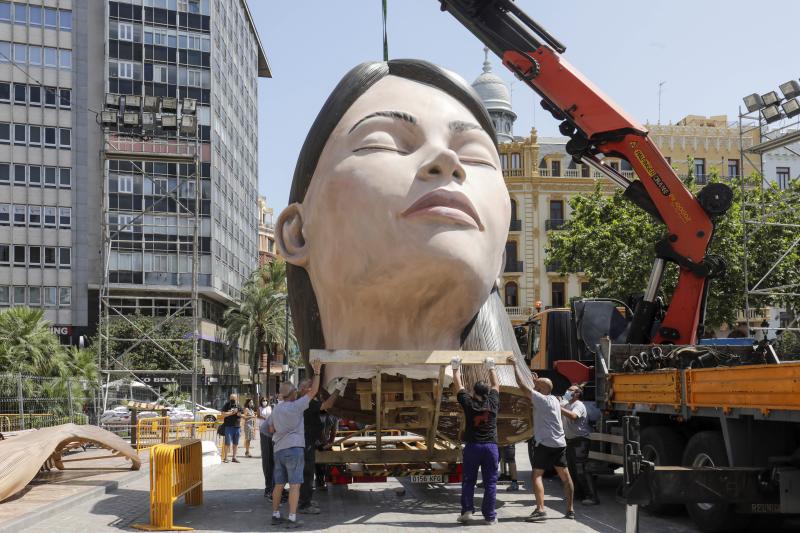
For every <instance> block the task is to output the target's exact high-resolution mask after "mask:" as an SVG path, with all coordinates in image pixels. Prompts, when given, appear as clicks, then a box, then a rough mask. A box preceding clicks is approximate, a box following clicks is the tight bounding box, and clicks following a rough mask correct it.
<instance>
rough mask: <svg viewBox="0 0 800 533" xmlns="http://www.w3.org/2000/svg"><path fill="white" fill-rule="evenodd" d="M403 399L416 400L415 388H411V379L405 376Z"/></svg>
mask: <svg viewBox="0 0 800 533" xmlns="http://www.w3.org/2000/svg"><path fill="white" fill-rule="evenodd" d="M403 400H405V401H407V402H413V401H414V390H413V389H412V388H411V380H410V379H408V378H407V377H405V376H403Z"/></svg>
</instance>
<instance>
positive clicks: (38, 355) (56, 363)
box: [0, 307, 65, 377]
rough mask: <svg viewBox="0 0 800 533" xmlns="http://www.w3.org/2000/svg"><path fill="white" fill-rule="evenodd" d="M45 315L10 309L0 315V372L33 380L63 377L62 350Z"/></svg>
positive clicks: (33, 310)
mask: <svg viewBox="0 0 800 533" xmlns="http://www.w3.org/2000/svg"><path fill="white" fill-rule="evenodd" d="M43 316H44V311H42V310H41V309H31V308H30V307H12V308H10V309H6V310H5V311H2V312H0V368H2V369H3V370H4V371H6V372H14V373H19V374H27V375H33V376H52V377H56V376H59V375H62V373H64V371H65V367H64V365H65V358H64V350H63V348H62V346H61V345H60V344H59V343H58V338H57V337H56V336H55V335H54V334H53V332H52V331H50V323H49V322H48V321H46V320H44V318H43Z"/></svg>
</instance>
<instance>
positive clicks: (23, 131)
mask: <svg viewBox="0 0 800 533" xmlns="http://www.w3.org/2000/svg"><path fill="white" fill-rule="evenodd" d="M27 132H28V128H27V127H26V126H25V124H14V144H25V142H26V141H27V140H28V134H27Z"/></svg>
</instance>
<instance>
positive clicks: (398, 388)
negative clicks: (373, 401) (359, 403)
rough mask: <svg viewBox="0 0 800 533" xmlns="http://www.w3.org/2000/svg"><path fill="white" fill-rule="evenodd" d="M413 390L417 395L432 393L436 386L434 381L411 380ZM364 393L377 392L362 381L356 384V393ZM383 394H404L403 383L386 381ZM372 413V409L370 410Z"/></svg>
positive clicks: (366, 382)
mask: <svg viewBox="0 0 800 533" xmlns="http://www.w3.org/2000/svg"><path fill="white" fill-rule="evenodd" d="M411 389H412V390H413V392H414V393H415V394H424V393H432V392H433V390H434V384H433V382H432V381H427V380H426V381H422V380H418V379H414V380H411ZM362 391H366V392H369V393H373V392H375V389H373V388H372V384H371V383H370V382H369V381H361V380H360V381H358V382H357V383H356V392H358V393H361V392H362ZM383 392H384V394H388V393H390V392H391V393H395V394H399V393H401V392H403V382H402V381H386V382H384V383H383ZM370 411H372V409H370Z"/></svg>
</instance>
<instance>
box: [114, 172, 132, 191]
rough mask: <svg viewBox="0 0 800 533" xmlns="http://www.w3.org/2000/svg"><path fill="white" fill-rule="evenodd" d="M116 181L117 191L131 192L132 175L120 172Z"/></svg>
mask: <svg viewBox="0 0 800 533" xmlns="http://www.w3.org/2000/svg"><path fill="white" fill-rule="evenodd" d="M117 183H118V186H117V191H118V192H124V193H133V176H131V175H130V174H120V176H119V178H118V179H117Z"/></svg>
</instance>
